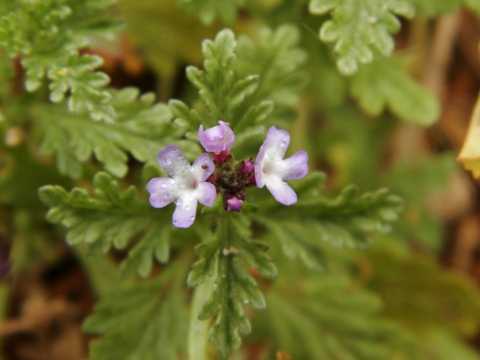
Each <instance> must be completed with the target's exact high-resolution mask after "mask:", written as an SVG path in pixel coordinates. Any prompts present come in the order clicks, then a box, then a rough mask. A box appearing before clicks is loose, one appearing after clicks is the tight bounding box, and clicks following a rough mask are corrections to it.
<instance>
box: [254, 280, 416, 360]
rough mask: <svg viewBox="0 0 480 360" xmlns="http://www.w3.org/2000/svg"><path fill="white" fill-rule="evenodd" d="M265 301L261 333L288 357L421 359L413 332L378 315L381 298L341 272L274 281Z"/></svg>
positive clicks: (363, 359)
mask: <svg viewBox="0 0 480 360" xmlns="http://www.w3.org/2000/svg"><path fill="white" fill-rule="evenodd" d="M295 281H296V280H295ZM267 301H268V303H269V307H268V308H267V310H266V313H265V317H262V318H261V319H259V320H260V321H262V322H263V324H265V326H264V327H263V329H262V330H263V334H262V335H263V336H265V335H266V334H265V333H267V336H268V335H270V334H271V335H270V336H269V338H270V339H271V338H272V337H273V338H274V341H275V344H276V346H278V347H279V348H281V349H282V350H283V351H285V352H287V353H288V354H289V355H290V356H292V358H308V359H329V358H332V359H336V358H339V359H352V360H353V359H361V360H371V359H377V360H381V359H386V358H390V357H392V356H393V357H398V358H399V359H421V353H420V351H419V348H418V346H417V345H416V344H415V341H414V338H413V336H412V335H410V334H409V333H408V332H406V331H405V330H403V329H402V328H401V327H400V326H398V325H397V324H396V323H394V322H393V321H391V320H387V319H385V318H382V317H381V316H380V311H381V301H380V299H379V298H378V297H377V296H375V295H374V294H373V293H371V292H367V291H365V290H358V289H356V288H355V286H354V284H353V283H352V281H351V280H350V279H348V278H346V277H345V276H344V275H341V274H332V275H329V276H322V277H318V276H315V277H313V276H306V277H304V278H303V279H302V286H298V284H297V283H286V282H285V283H283V284H281V283H280V282H279V283H276V284H275V285H274V287H273V289H272V291H270V292H269V294H268V297H267ZM365 305H366V306H365Z"/></svg>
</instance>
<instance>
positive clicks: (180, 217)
mask: <svg viewBox="0 0 480 360" xmlns="http://www.w3.org/2000/svg"><path fill="white" fill-rule="evenodd" d="M175 203H176V205H177V207H176V208H175V211H174V212H173V218H172V222H173V225H174V226H175V227H178V228H187V227H189V226H190V225H192V224H193V222H194V221H195V213H196V212H197V199H195V197H193V196H182V197H181V198H179V199H177V201H176V202H175Z"/></svg>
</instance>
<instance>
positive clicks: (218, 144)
mask: <svg viewBox="0 0 480 360" xmlns="http://www.w3.org/2000/svg"><path fill="white" fill-rule="evenodd" d="M218 123H219V124H220V125H217V126H214V127H212V128H210V129H207V130H205V131H204V130H203V125H200V128H199V129H198V138H199V139H200V143H201V144H202V146H203V147H204V148H205V150H207V151H208V152H220V151H226V150H229V149H230V148H231V147H232V144H233V141H234V140H235V135H234V134H233V131H232V129H230V126H228V124H227V123H226V122H223V121H221V120H220V121H219V122H218Z"/></svg>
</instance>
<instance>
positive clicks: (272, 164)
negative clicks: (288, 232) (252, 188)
mask: <svg viewBox="0 0 480 360" xmlns="http://www.w3.org/2000/svg"><path fill="white" fill-rule="evenodd" d="M289 143H290V134H289V133H288V132H287V131H286V130H278V129H277V128H276V127H275V126H272V127H271V128H270V129H269V130H268V133H267V138H266V139H265V141H264V142H263V145H262V146H261V147H260V151H259V152H258V155H257V158H256V160H255V181H256V183H257V186H258V187H259V188H262V187H264V186H265V185H266V186H267V189H268V190H269V191H270V192H271V193H272V195H273V197H274V198H275V199H276V200H277V201H278V202H280V203H282V204H284V205H292V204H294V203H296V202H297V194H295V192H294V191H293V190H292V188H291V187H290V186H288V185H287V184H286V183H285V181H287V180H295V179H301V178H302V177H304V176H305V175H307V172H308V164H307V161H308V155H307V153H306V152H305V151H297V152H296V153H295V154H293V155H292V156H291V157H289V158H288V159H285V160H283V157H284V155H285V151H286V150H287V147H288V144H289Z"/></svg>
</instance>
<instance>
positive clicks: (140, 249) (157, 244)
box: [120, 224, 171, 278]
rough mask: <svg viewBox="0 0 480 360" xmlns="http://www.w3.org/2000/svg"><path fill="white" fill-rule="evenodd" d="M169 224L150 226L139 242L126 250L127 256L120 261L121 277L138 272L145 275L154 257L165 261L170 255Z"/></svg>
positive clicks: (142, 275)
mask: <svg viewBox="0 0 480 360" xmlns="http://www.w3.org/2000/svg"><path fill="white" fill-rule="evenodd" d="M170 235H171V227H170V225H160V224H158V225H156V226H154V227H152V228H151V229H150V230H149V231H148V232H147V233H146V234H145V235H144V236H143V237H142V238H141V239H140V240H139V242H138V243H137V244H136V245H135V246H134V247H133V248H132V249H131V250H130V251H129V252H128V257H127V258H126V259H125V260H124V261H123V262H122V264H121V266H120V271H121V274H122V277H125V278H126V277H130V276H133V275H135V273H138V275H140V276H141V277H143V278H144V277H147V276H148V275H149V274H150V272H151V270H152V265H153V258H154V257H155V258H156V259H157V260H158V261H159V262H162V263H165V262H167V261H168V258H169V255H170Z"/></svg>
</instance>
